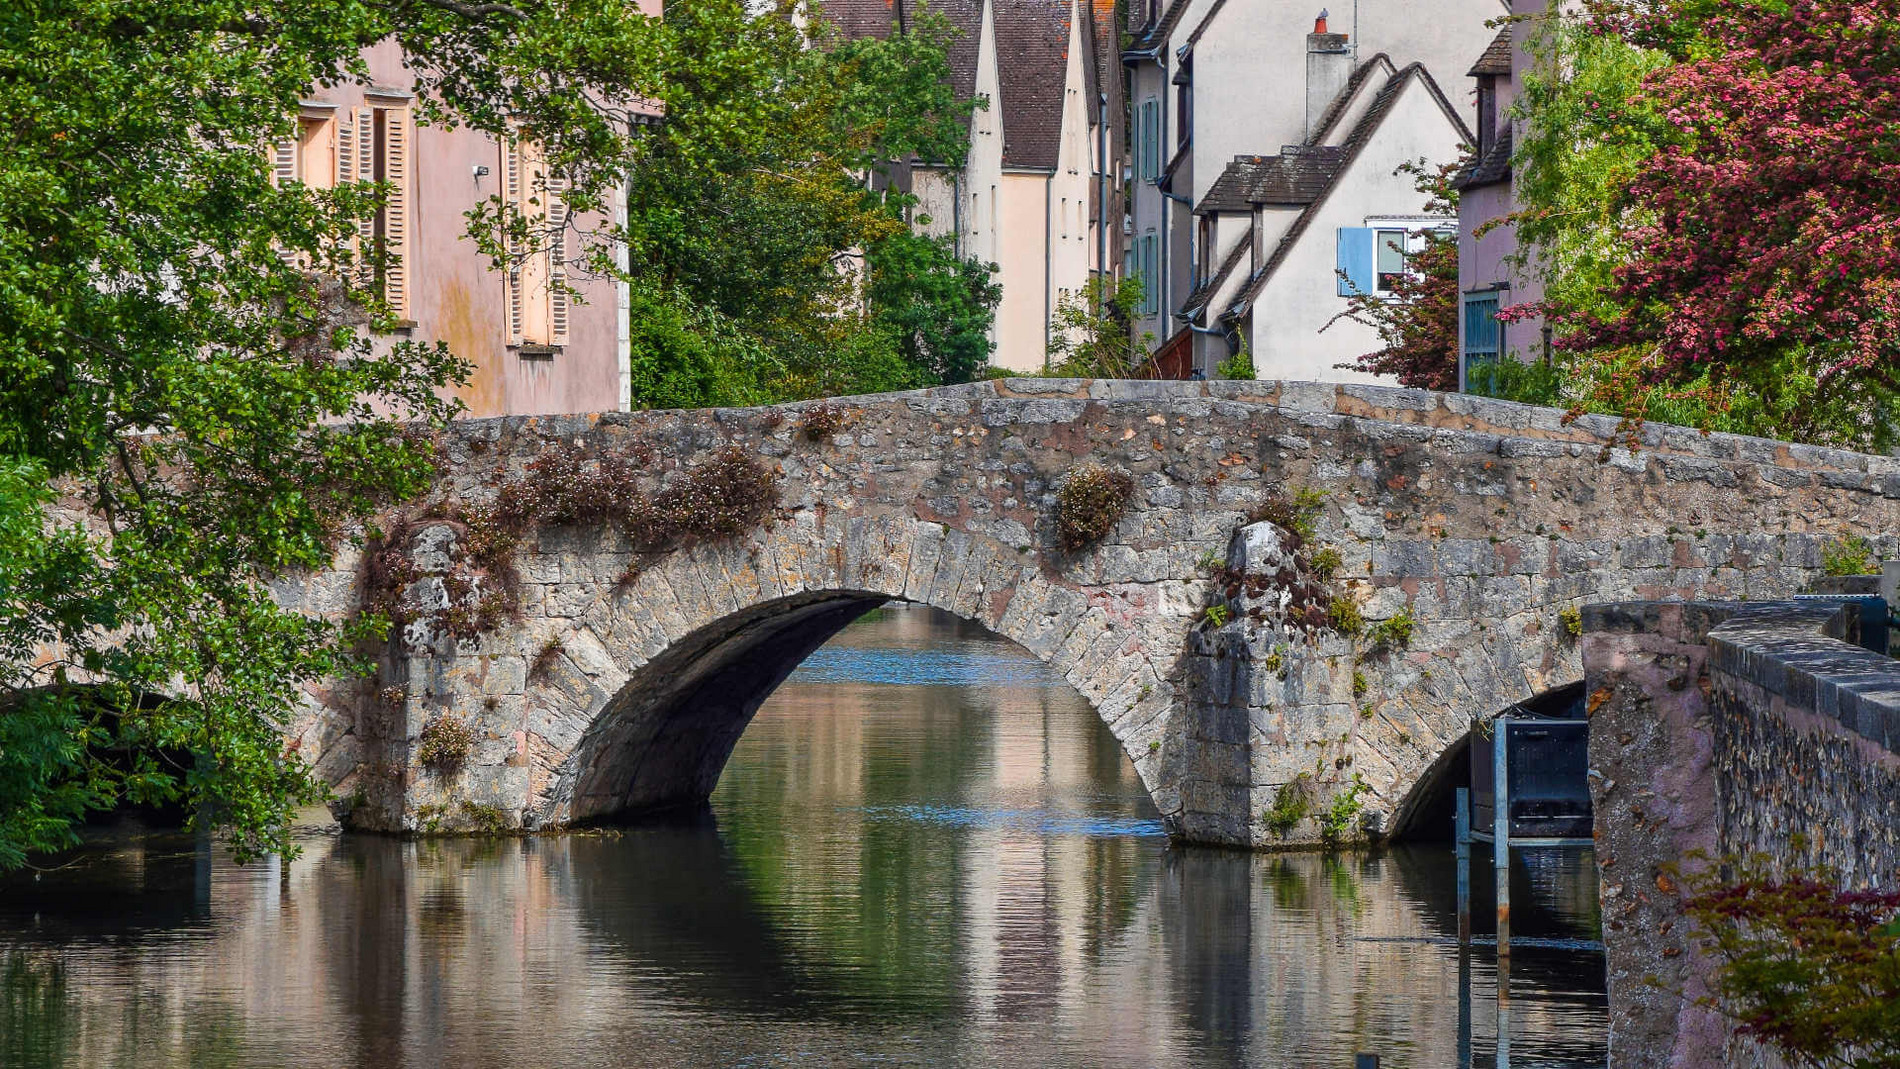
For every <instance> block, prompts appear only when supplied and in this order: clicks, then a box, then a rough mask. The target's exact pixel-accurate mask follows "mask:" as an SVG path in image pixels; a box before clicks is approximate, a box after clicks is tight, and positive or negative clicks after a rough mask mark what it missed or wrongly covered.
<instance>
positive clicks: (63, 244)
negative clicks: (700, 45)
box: [0, 0, 657, 868]
mask: <svg viewBox="0 0 1900 1069" xmlns="http://www.w3.org/2000/svg"><path fill="white" fill-rule="evenodd" d="M652 29H653V23H652V21H651V20H649V19H646V18H645V17H643V16H641V15H639V13H638V12H637V11H634V10H632V9H630V8H629V7H628V6H627V5H626V4H624V3H621V2H619V0H517V2H514V3H511V4H506V5H502V4H480V5H474V4H462V3H459V2H453V0H274V2H271V3H261V2H252V0H19V2H17V3H10V4H7V5H5V7H4V10H0V116H4V121H5V122H6V125H7V128H8V131H9V133H8V136H7V137H6V138H5V139H3V140H0V653H3V654H4V658H3V660H0V868H6V867H12V866H15V865H18V864H21V863H23V862H24V861H25V859H26V858H27V857H28V856H29V855H30V854H32V853H34V852H38V851H45V850H50V849H55V848H58V847H61V846H64V845H66V844H68V843H70V842H72V841H73V835H74V833H73V828H74V825H75V822H76V821H77V820H79V819H80V818H81V817H82V816H83V815H84V814H85V813H86V812H89V811H92V810H97V809H101V808H106V807H109V806H111V805H113V804H115V803H117V802H119V801H121V800H131V801H175V802H181V803H183V804H186V805H188V806H190V807H191V808H192V809H193V810H194V811H195V812H198V813H199V814H200V816H201V817H206V818H208V819H211V820H214V821H216V822H217V823H219V824H221V825H222V826H223V827H225V828H226V829H228V832H229V838H230V840H231V842H232V844H233V845H234V846H235V847H236V848H237V850H238V853H239V855H240V856H249V855H253V854H256V853H259V852H262V851H267V850H273V849H279V848H282V847H284V846H285V839H284V832H283V829H284V827H285V824H286V820H287V817H288V814H289V813H290V811H291V809H292V808H293V807H294V806H296V805H298V804H301V803H304V802H308V801H311V800H314V799H317V798H319V797H321V796H322V794H323V793H324V792H323V791H322V789H321V787H320V785H319V784H317V783H316V782H315V781H314V780H313V779H312V778H311V775H310V773H309V770H308V769H307V768H306V766H305V764H304V763H303V761H302V760H301V759H299V758H298V757H297V756H296V755H295V754H293V753H289V752H287V750H286V745H285V741H284V735H283V734H282V729H283V728H284V727H285V726H286V725H287V724H288V722H289V721H290V720H291V718H292V717H293V715H294V713H295V711H296V709H297V707H298V703H299V700H300V696H301V691H302V688H304V687H305V686H308V685H312V684H314V683H315V682H316V681H318V680H321V679H326V678H337V677H347V676H348V675H349V673H350V672H351V671H352V670H353V669H356V668H360V667H361V662H360V661H359V660H357V659H356V658H354V657H353V656H351V653H350V650H351V642H352V640H354V639H357V638H362V637H373V636H374V635H375V634H377V633H378V625H377V623H376V622H375V621H365V622H363V623H360V624H352V625H345V624H341V623H336V622H330V621H324V620H319V619H314V618H310V617H305V616H302V615H297V614H293V613H288V612H285V611H283V610H281V609H279V608H278V607H277V605H276V604H275V602H274V601H273V600H272V598H271V597H270V595H269V592H268V590H267V587H266V585H265V584H266V581H267V580H268V578H269V577H272V576H277V575H282V574H285V573H295V572H296V571H298V570H300V569H308V568H316V567H320V566H323V565H325V564H327V563H328V562H329V561H330V559H331V554H332V551H333V550H334V549H335V548H336V546H337V545H338V542H339V539H342V538H346V537H348V532H349V531H351V530H352V529H354V525H356V524H358V523H359V522H360V521H361V520H363V519H364V518H365V517H366V516H368V515H369V514H370V513H371V512H372V511H373V510H374V509H376V508H377V507H379V506H380V505H382V504H384V503H387V502H391V501H394V500H398V499H401V498H405V497H408V496H410V495H413V494H415V493H416V492H418V491H420V490H421V489H422V488H423V487H424V486H425V485H426V484H427V482H428V480H429V479H430V478H431V475H432V463H431V462H432V456H433V446H432V445H431V443H430V441H429V439H428V428H429V427H430V426H432V425H439V424H440V423H441V422H442V421H444V420H446V419H448V418H450V417H451V416H453V415H454V414H455V412H456V410H457V409H456V406H455V405H454V404H452V403H450V402H448V401H445V400H444V399H443V398H444V397H445V396H447V391H448V389H449V388H450V387H451V386H452V385H453V384H454V383H455V382H456V381H457V380H458V379H459V378H460V377H461V375H462V374H463V370H464V368H463V365H462V364H461V363H460V362H459V361H458V360H457V359H456V357H455V356H454V355H453V354H451V353H449V352H447V351H446V350H445V349H443V348H441V347H440V346H432V345H422V344H412V343H392V342H391V341H390V340H389V339H388V338H387V337H386V336H385V337H380V338H379V337H376V336H374V334H373V330H374V329H375V328H377V327H381V326H387V325H388V324H389V318H388V314H387V313H388V309H387V308H386V307H384V306H383V304H382V302H381V299H380V296H379V295H378V294H377V293H375V292H372V291H371V290H370V289H367V288H364V287H362V286H359V285H358V283H357V281H355V280H358V279H362V278H368V277H372V276H371V274H370V273H359V271H358V270H357V269H358V268H361V267H366V266H373V261H374V260H375V259H376V255H375V250H373V249H369V250H353V248H352V245H351V243H350V240H349V239H350V238H351V237H352V236H353V235H354V234H355V233H356V224H357V221H358V220H359V219H361V218H364V217H366V216H367V215H368V214H369V213H370V212H371V211H373V210H374V208H375V205H376V203H377V202H378V200H379V199H380V196H381V193H382V191H381V189H380V188H379V187H377V186H375V185H373V184H369V183H364V184H359V185H355V186H346V187H344V188H340V189H337V190H333V191H319V190H314V189H308V188H305V187H303V186H301V185H298V184H295V183H291V184H288V185H286V186H284V187H282V188H279V187H277V186H275V185H273V183H272V181H271V178H270V175H269V172H268V167H267V161H266V156H265V152H264V146H266V145H268V144H270V143H272V142H273V141H276V140H279V139H281V138H283V137H285V136H288V135H289V134H290V133H291V132H292V131H293V129H294V124H295V122H296V117H297V115H298V110H299V106H298V102H299V101H300V100H301V99H304V98H307V97H310V96H312V95H314V92H315V90H317V89H318V88H319V87H321V86H325V85H330V84H334V83H336V82H339V81H342V80H346V79H352V78H359V79H360V78H362V77H364V76H365V69H364V66H363V60H362V55H363V51H364V49H366V48H368V47H371V46H374V45H379V44H380V45H386V46H390V47H394V48H397V49H399V50H400V51H401V52H402V53H403V55H404V56H405V57H406V59H407V62H408V63H409V65H410V67H411V69H412V70H413V71H414V72H415V75H416V78H417V90H418V93H419V99H418V102H417V113H418V117H419V118H420V119H422V120H424V121H429V122H436V123H445V124H446V123H465V124H468V125H471V126H474V127H476V128H479V129H483V130H487V131H490V132H495V133H499V132H501V131H502V130H504V129H505V128H509V127H511V126H513V127H519V128H525V129H528V130H530V131H532V132H533V135H534V136H536V137H537V138H539V139H541V140H543V141H545V142H546V143H547V144H548V145H549V151H550V158H551V159H553V160H555V161H557V164H558V166H559V167H560V168H561V169H562V170H563V171H564V173H566V174H567V175H568V176H569V178H570V180H571V182H572V187H573V188H572V194H571V199H572V201H573V202H574V204H575V206H576V207H577V208H579V209H582V210H586V209H588V208H590V207H598V206H600V205H602V204H603V203H605V201H604V195H605V193H606V192H607V190H608V189H609V188H610V185H611V183H612V182H614V181H615V180H616V179H615V175H616V173H617V170H618V161H619V160H620V159H622V158H624V157H625V156H626V155H627V153H628V152H629V151H630V150H631V148H632V142H631V140H630V133H631V131H630V128H629V127H628V125H627V123H626V118H627V116H626V114H625V111H624V109H620V110H619V111H616V109H614V108H613V107H610V106H604V105H603V104H602V103H601V102H602V101H612V100H630V99H636V98H638V97H640V96H642V95H646V94H650V92H651V89H652V85H651V83H650V82H648V81H646V80H644V77H643V72H644V71H646V70H647V69H648V68H649V67H650V65H651V63H652V55H653V49H654V47H655V45H656V43H657V42H656V41H655V39H654V37H653V33H652ZM583 31H584V32H583ZM338 280H340V281H338ZM399 420H400V421H405V422H402V423H399V422H398V421H399Z"/></svg>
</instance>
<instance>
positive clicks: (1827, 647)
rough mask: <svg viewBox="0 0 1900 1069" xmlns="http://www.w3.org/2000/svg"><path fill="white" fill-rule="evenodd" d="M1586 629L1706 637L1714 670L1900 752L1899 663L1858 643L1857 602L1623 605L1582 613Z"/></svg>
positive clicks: (1594, 607) (1588, 608)
mask: <svg viewBox="0 0 1900 1069" xmlns="http://www.w3.org/2000/svg"><path fill="white" fill-rule="evenodd" d="M1583 621H1584V629H1585V631H1599V632H1609V633H1614V634H1644V633H1658V634H1664V635H1667V636H1669V637H1672V638H1676V639H1680V640H1685V641H1696V640H1706V642H1707V645H1708V647H1709V667H1710V669H1711V670H1714V671H1720V672H1723V673H1725V674H1727V675H1730V676H1733V677H1735V678H1736V679H1739V680H1742V681H1744V682H1747V683H1752V684H1754V685H1755V686H1758V687H1760V688H1762V689H1763V690H1764V691H1767V692H1768V693H1769V694H1771V695H1774V696H1776V697H1779V698H1781V699H1782V700H1783V701H1786V702H1788V703H1789V704H1790V705H1793V706H1796V707H1798V708H1806V709H1811V710H1813V711H1814V712H1815V713H1816V714H1819V715H1822V716H1826V717H1827V718H1828V719H1830V720H1834V721H1836V722H1838V723H1839V724H1840V725H1841V727H1842V728H1844V729H1846V730H1847V731H1850V732H1853V733H1854V734H1856V735H1859V736H1861V737H1862V738H1865V739H1867V740H1868V741H1870V742H1872V743H1874V744H1875V745H1877V746H1879V747H1881V748H1883V749H1885V750H1886V751H1888V752H1889V753H1894V754H1900V661H1895V660H1894V659H1893V658H1891V657H1884V656H1882V655H1880V654H1878V653H1875V652H1873V651H1872V650H1866V649H1862V648H1861V647H1859V646H1857V645H1854V644H1853V639H1855V638H1856V637H1857V632H1858V630H1859V627H1860V609H1859V607H1858V606H1857V605H1853V604H1848V603H1840V604H1832V603H1827V602H1812V601H1808V602H1798V601H1777V602H1761V603H1748V602H1698V601H1684V602H1653V601H1651V602H1617V603H1611V604H1606V605H1590V606H1586V607H1585V608H1584V610H1583Z"/></svg>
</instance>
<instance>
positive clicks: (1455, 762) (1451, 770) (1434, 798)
mask: <svg viewBox="0 0 1900 1069" xmlns="http://www.w3.org/2000/svg"><path fill="white" fill-rule="evenodd" d="M1582 701H1583V681H1582V680H1577V681H1575V682H1572V683H1565V684H1563V685H1561V686H1557V687H1553V688H1551V689H1549V690H1546V691H1542V692H1540V693H1539V694H1537V695H1536V696H1534V697H1530V698H1526V699H1525V700H1523V701H1521V702H1515V703H1513V704H1512V705H1511V706H1510V707H1509V709H1508V710H1506V711H1508V712H1511V713H1512V715H1514V716H1525V715H1529V716H1544V717H1556V716H1569V715H1571V712H1570V711H1571V710H1573V709H1576V708H1577V707H1578V706H1579V703H1581V702H1582ZM1576 715H1579V716H1580V715H1582V714H1581V713H1580V712H1579V713H1577V714H1576ZM1470 783H1471V733H1470V732H1469V731H1467V732H1465V733H1464V734H1463V735H1460V736H1459V737H1458V738H1457V739H1455V740H1453V741H1452V743H1451V745H1449V746H1447V747H1445V748H1444V750H1443V751H1441V752H1440V753H1439V754H1438V756H1437V757H1436V758H1435V759H1434V760H1433V761H1432V763H1431V765H1430V766H1428V767H1427V768H1426V769H1425V771H1424V773H1422V774H1421V775H1420V776H1419V777H1418V779H1417V781H1416V782H1414V783H1413V784H1412V788H1411V790H1409V791H1407V792H1406V794H1405V797H1404V798H1403V799H1401V800H1400V801H1399V804H1398V806H1397V807H1396V808H1395V809H1394V810H1393V818H1392V830H1391V832H1390V838H1392V839H1395V840H1418V839H1427V840H1436V839H1450V838H1451V818H1452V805H1453V797H1454V794H1453V792H1454V791H1456V789H1457V788H1459V787H1465V786H1469V785H1470Z"/></svg>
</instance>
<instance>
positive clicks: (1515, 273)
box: [1452, 0, 1550, 389]
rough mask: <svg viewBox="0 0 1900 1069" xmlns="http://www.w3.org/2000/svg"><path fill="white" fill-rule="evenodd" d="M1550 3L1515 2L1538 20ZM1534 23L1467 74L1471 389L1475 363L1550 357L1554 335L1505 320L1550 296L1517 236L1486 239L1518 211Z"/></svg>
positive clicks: (1461, 234)
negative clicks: (1470, 104) (1472, 90)
mask: <svg viewBox="0 0 1900 1069" xmlns="http://www.w3.org/2000/svg"><path fill="white" fill-rule="evenodd" d="M1543 10H1544V0H1512V2H1511V13H1512V14H1514V15H1537V14H1542V13H1543ZM1530 27H1531V24H1530V23H1528V22H1518V23H1510V24H1507V25H1506V26H1505V27H1504V28H1503V29H1502V30H1500V31H1498V35H1497V37H1496V38H1495V39H1494V40H1493V41H1492V42H1491V45H1490V47H1488V48H1486V49H1485V51H1484V54H1483V55H1482V56H1480V57H1478V61H1477V63H1476V64H1474V65H1473V66H1472V68H1471V70H1470V71H1469V72H1468V73H1469V76H1470V77H1472V78H1475V79H1476V80H1477V83H1478V84H1477V98H1478V147H1477V152H1476V154H1475V155H1474V156H1473V157H1472V160H1471V162H1470V163H1469V164H1467V165H1466V166H1465V168H1464V169H1463V170H1462V171H1460V172H1459V173H1458V175H1457V176H1456V177H1455V178H1454V179H1453V180H1452V185H1453V186H1454V187H1455V188H1456V189H1457V190H1458V192H1459V203H1458V289H1459V293H1460V294H1461V298H1460V299H1461V301H1462V304H1463V307H1462V314H1461V315H1460V316H1459V331H1458V344H1459V361H1458V385H1459V389H1464V388H1465V383H1466V373H1467V371H1469V369H1470V368H1472V367H1473V366H1475V365H1478V364H1483V363H1489V362H1495V361H1497V360H1499V359H1501V358H1503V357H1505V356H1509V357H1511V358H1512V359H1515V360H1521V361H1526V362H1529V361H1532V360H1541V359H1545V358H1547V357H1548V355H1549V347H1550V335H1549V333H1548V332H1547V331H1546V329H1545V326H1544V321H1543V320H1542V319H1529V320H1524V321H1521V322H1516V323H1500V322H1498V320H1497V319H1496V318H1495V317H1496V315H1497V312H1498V310H1499V309H1501V308H1509V307H1511V306H1512V305H1515V304H1527V303H1530V302H1532V301H1536V300H1539V299H1541V298H1542V297H1543V283H1542V281H1541V280H1540V279H1539V278H1538V277H1537V275H1536V273H1535V272H1532V271H1527V270H1525V266H1524V265H1522V264H1519V263H1518V262H1517V253H1518V244H1517V231H1516V228H1515V227H1513V226H1512V225H1511V224H1509V223H1499V224H1497V225H1495V226H1493V227H1492V228H1491V229H1490V230H1488V231H1486V232H1485V233H1483V234H1479V230H1480V229H1482V228H1483V227H1484V226H1485V224H1487V223H1491V222H1492V221H1493V220H1498V219H1502V218H1504V217H1506V216H1508V215H1510V214H1511V213H1512V212H1513V211H1515V210H1516V208H1517V201H1516V198H1515V196H1514V195H1513V192H1512V188H1513V187H1512V182H1511V153H1512V151H1513V145H1514V142H1515V140H1516V137H1515V129H1514V124H1513V120H1512V118H1511V106H1512V104H1513V103H1514V102H1515V101H1516V100H1517V97H1518V95H1519V94H1520V93H1522V92H1523V89H1524V75H1525V73H1526V72H1527V71H1529V70H1530V66H1531V55H1530V50H1529V39H1530V33H1531V29H1530Z"/></svg>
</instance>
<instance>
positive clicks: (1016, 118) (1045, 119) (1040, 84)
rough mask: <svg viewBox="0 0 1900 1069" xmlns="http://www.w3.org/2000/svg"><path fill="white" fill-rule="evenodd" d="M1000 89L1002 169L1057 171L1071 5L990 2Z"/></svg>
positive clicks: (1055, 0) (1056, 0) (1038, 0)
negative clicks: (994, 29)
mask: <svg viewBox="0 0 1900 1069" xmlns="http://www.w3.org/2000/svg"><path fill="white" fill-rule="evenodd" d="M991 2H992V4H993V5H994V7H993V12H994V15H995V19H996V73H997V81H998V82H999V83H1000V84H1001V86H1002V97H1003V99H1002V100H1001V101H991V102H990V106H991V107H1000V108H1001V109H1002V118H1003V166H1005V167H1030V168H1035V169H1038V170H1045V171H1047V170H1054V169H1055V166H1056V158H1057V156H1058V154H1059V153H1060V152H1061V149H1062V96H1063V89H1064V84H1063V82H1064V79H1065V78H1066V77H1067V75H1068V64H1069V4H1068V0H991Z"/></svg>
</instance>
